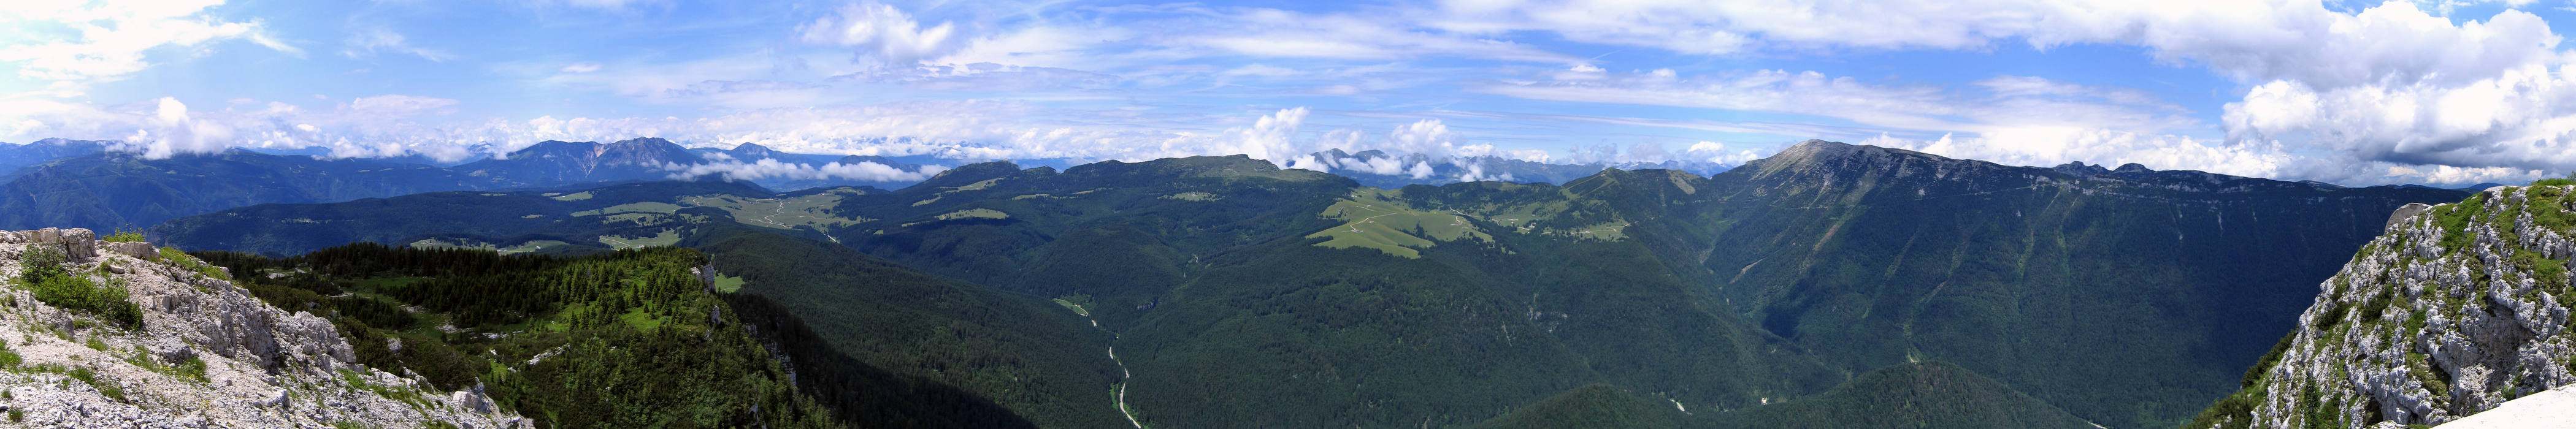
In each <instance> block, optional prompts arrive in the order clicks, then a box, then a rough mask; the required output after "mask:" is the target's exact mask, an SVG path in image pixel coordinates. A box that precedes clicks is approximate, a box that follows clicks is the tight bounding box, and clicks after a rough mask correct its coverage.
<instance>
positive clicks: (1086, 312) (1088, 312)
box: [1054, 298, 1091, 317]
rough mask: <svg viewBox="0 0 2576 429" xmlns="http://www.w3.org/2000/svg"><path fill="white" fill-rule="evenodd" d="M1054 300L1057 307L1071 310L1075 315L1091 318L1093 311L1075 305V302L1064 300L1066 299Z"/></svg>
mask: <svg viewBox="0 0 2576 429" xmlns="http://www.w3.org/2000/svg"><path fill="white" fill-rule="evenodd" d="M1054 300H1055V305H1061V306H1064V308H1066V309H1071V310H1073V314H1080V315H1082V317H1091V310H1087V309H1084V308H1082V304H1075V303H1073V301H1066V300H1064V298H1055V299H1054Z"/></svg>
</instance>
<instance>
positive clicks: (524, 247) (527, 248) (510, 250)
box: [500, 240, 572, 255]
mask: <svg viewBox="0 0 2576 429" xmlns="http://www.w3.org/2000/svg"><path fill="white" fill-rule="evenodd" d="M566 244H572V243H566V242H562V241H556V240H533V241H529V242H526V243H519V245H516V246H510V247H503V248H501V249H500V252H501V254H503V255H515V254H520V253H528V252H534V251H538V250H545V248H546V246H561V245H566Z"/></svg>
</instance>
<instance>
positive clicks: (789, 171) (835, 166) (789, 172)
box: [662, 159, 948, 182]
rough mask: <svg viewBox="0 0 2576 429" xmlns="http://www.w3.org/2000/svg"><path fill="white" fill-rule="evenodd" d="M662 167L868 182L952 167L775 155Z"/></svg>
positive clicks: (738, 176) (691, 175) (676, 174)
mask: <svg viewBox="0 0 2576 429" xmlns="http://www.w3.org/2000/svg"><path fill="white" fill-rule="evenodd" d="M662 168H663V169H664V170H671V171H673V173H671V178H673V179H681V180H688V179H695V178H698V177H703V176H709V175H713V176H717V177H721V178H723V179H725V180H760V179H767V178H772V177H776V178H785V179H799V180H826V179H849V180H859V181H868V182H914V181H920V180H923V179H928V178H930V176H935V175H938V174H939V173H940V172H942V171H947V170H948V168H947V167H941V166H936V165H925V166H921V168H918V169H915V170H913V171H903V169H900V168H895V167H893V166H888V165H885V164H879V163H876V162H870V161H860V162H858V163H853V164H843V163H839V162H832V163H826V164H823V165H819V166H815V165H805V164H790V163H785V162H779V161H778V160H775V159H762V160H759V161H754V162H741V161H730V160H728V161H718V162H709V163H704V164H695V165H678V164H664V165H663V166H662Z"/></svg>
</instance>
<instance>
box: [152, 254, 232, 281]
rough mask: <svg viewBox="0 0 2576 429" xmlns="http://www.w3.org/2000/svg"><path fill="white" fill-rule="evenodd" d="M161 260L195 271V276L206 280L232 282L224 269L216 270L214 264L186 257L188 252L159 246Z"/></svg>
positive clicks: (230, 276)
mask: <svg viewBox="0 0 2576 429" xmlns="http://www.w3.org/2000/svg"><path fill="white" fill-rule="evenodd" d="M161 260H163V261H169V262H170V263H171V264H174V265H178V266H179V267H180V268H187V269H188V270H189V271H196V272H197V274H204V275H205V276H206V278H210V279H215V280H223V281H227V282H229V281H233V276H232V275H229V274H225V273H224V269H222V268H216V267H215V266H214V264H208V263H206V261H204V260H199V259H197V257H195V256H188V252H182V251H179V248H176V247H170V246H161Z"/></svg>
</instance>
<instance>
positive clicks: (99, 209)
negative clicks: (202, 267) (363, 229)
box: [0, 138, 924, 230]
mask: <svg viewBox="0 0 2576 429" xmlns="http://www.w3.org/2000/svg"><path fill="white" fill-rule="evenodd" d="M108 144H109V142H88V141H67V140H58V139H48V140H45V141H41V142H38V143H32V144H28V145H0V160H13V159H14V160H23V159H33V158H23V157H50V156H55V155H69V156H68V157H63V158H48V159H45V160H43V161H37V162H34V163H32V164H30V165H27V166H25V167H21V168H18V169H16V170H15V171H14V172H13V173H11V174H10V175H9V176H6V177H5V179H6V180H5V181H0V192H6V193H7V195H0V228H36V227H43V226H65V227H82V228H92V229H98V230H114V229H117V228H140V227H146V226H150V225H153V224H158V223H160V222H161V221H164V220H168V219H171V218H175V217H180V216H187V215H194V214H199V213H206V212H212V211H216V210H222V209H227V208H234V207H242V206H248V205H255V204H266V203H317V202H335V201H348V200H353V199H359V198H377V197H391V196H397V195H406V194H415V193H422V192H438V191H459V190H501V189H525V188H546V187H557V186H565V185H573V184H585V183H610V182H629V181H657V180H669V179H671V178H673V176H674V175H675V174H677V171H676V170H675V168H685V167H689V166H700V165H706V164H708V163H709V162H708V161H707V160H706V159H705V157H703V156H700V155H699V154H697V153H693V152H691V151H690V150H689V149H687V148H683V147H681V146H680V145H678V144H676V143H672V142H670V141H667V140H663V139H658V138H642V139H632V140H624V141H618V142H612V143H595V142H563V141H546V142H541V143H538V144H535V145H531V146H529V147H527V148H524V149H520V150H518V151H514V152H511V153H510V154H509V155H508V156H507V157H503V158H497V159H485V160H479V161H474V162H469V163H464V164H461V165H457V166H454V167H438V166H434V165H428V164H420V163H407V162H395V161H402V160H410V161H418V160H417V159H409V158H398V159H392V160H379V159H365V158H323V157H316V156H309V155H276V154H268V153H261V152H254V151H249V150H241V149H235V150H228V151H224V152H219V153H212V154H182V155H178V156H173V157H169V158H162V159H150V158H144V157H141V156H138V155H135V154H131V153H124V152H110V151H106V150H105V148H106V147H108V146H107V145H108ZM737 149H739V151H740V152H742V153H743V154H744V155H746V156H754V155H758V156H787V155H780V153H778V152H775V151H770V150H768V149H767V148H763V147H759V146H757V145H751V146H749V147H747V148H737ZM790 157H791V158H792V157H793V156H790ZM840 161H841V162H843V163H844V164H850V165H856V164H858V163H860V162H877V163H878V164H880V165H884V166H886V167H889V168H893V169H899V170H894V171H921V169H922V168H924V167H923V166H920V165H914V164H905V163H897V162H892V161H890V160H885V159H883V158H874V157H845V158H842V159H841V160H840ZM800 162H801V161H800ZM696 179H697V180H710V181H716V180H727V178H726V177H723V176H714V177H709V176H700V177H697V178H696ZM750 181H752V182H754V183H761V184H763V185H769V186H791V187H796V188H798V189H801V188H810V187H825V186H847V185H858V186H866V185H888V186H896V185H901V184H908V182H899V181H898V182H888V181H867V180H859V179H849V178H837V177H831V176H816V177H766V176H764V177H754V178H753V179H752V180H750Z"/></svg>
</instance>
